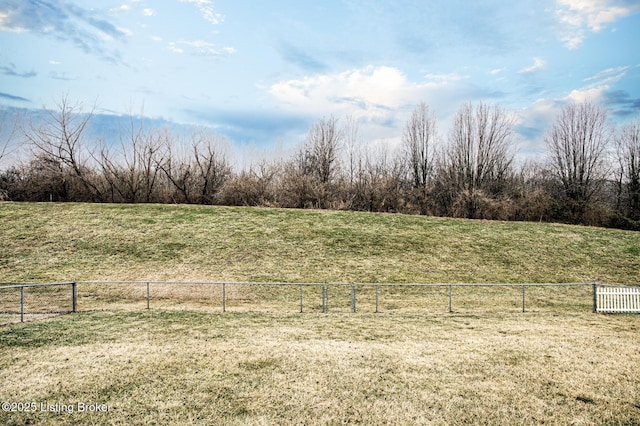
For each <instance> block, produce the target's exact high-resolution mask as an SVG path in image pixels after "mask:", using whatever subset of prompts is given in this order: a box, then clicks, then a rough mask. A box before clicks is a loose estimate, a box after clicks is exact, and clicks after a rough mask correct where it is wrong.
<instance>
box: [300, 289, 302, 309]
mask: <svg viewBox="0 0 640 426" xmlns="http://www.w3.org/2000/svg"><path fill="white" fill-rule="evenodd" d="M300 313H302V284H300Z"/></svg>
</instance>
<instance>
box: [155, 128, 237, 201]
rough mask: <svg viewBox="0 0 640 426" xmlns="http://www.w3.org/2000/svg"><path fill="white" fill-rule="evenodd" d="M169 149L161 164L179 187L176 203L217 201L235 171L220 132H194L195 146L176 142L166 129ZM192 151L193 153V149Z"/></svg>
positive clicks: (176, 186)
mask: <svg viewBox="0 0 640 426" xmlns="http://www.w3.org/2000/svg"><path fill="white" fill-rule="evenodd" d="M164 135H165V137H164V145H165V152H164V155H163V161H162V162H161V163H159V164H158V167H159V168H160V170H162V172H163V173H164V175H165V176H166V178H167V179H168V180H169V183H170V184H171V186H172V187H173V188H174V189H175V195H174V196H173V197H172V201H174V202H185V203H188V204H189V203H208V204H211V203H214V199H215V196H216V195H217V193H218V191H219V190H220V189H221V187H222V185H223V184H224V182H225V180H226V179H227V178H228V177H229V175H230V174H231V167H230V166H229V162H228V160H227V157H226V154H225V153H224V149H223V145H224V144H225V143H226V142H225V141H224V140H223V139H221V138H219V137H218V136H217V135H215V134H213V133H210V132H207V131H204V130H200V131H197V132H194V133H193V134H192V135H191V139H192V140H191V147H190V149H189V148H186V147H184V146H181V144H180V143H179V142H176V139H178V138H177V137H174V136H172V135H170V134H169V133H168V132H165V134H164ZM189 151H190V152H189Z"/></svg>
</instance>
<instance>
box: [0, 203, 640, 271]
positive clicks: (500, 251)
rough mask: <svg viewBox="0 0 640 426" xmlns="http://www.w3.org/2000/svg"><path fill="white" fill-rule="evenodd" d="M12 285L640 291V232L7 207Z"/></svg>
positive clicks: (262, 212)
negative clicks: (617, 287) (573, 285)
mask: <svg viewBox="0 0 640 426" xmlns="http://www.w3.org/2000/svg"><path fill="white" fill-rule="evenodd" d="M0 223H1V224H2V226H1V227H0V241H2V245H1V246H0V281H4V282H8V281H16V282H25V281H64V280H71V279H75V280H78V281H82V280H143V281H144V280H204V281H220V280H231V281H304V282H392V283H403V282H421V283H441V282H444V283H449V282H454V283H455V282H511V283H520V282H525V283H528V282H533V283H537V282H591V281H592V280H594V279H597V280H598V281H600V282H606V283H621V284H638V283H640V276H639V274H638V267H639V259H640V233H637V232H635V233H634V232H626V231H619V230H610V229H601V228H589V227H579V226H567V225H558V224H544V223H521V222H489V221H470V220H461V219H447V218H435V217H422V216H408V215H396V214H370V213H357V212H335V211H309V210H283V209H265V208H237V207H208V206H185V205H108V204H46V203H43V204H29V203H25V204H20V203H0Z"/></svg>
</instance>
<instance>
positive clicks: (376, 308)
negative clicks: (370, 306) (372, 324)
mask: <svg viewBox="0 0 640 426" xmlns="http://www.w3.org/2000/svg"><path fill="white" fill-rule="evenodd" d="M378 287H379V286H376V314H377V313H378Z"/></svg>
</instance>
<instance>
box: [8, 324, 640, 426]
mask: <svg viewBox="0 0 640 426" xmlns="http://www.w3.org/2000/svg"><path fill="white" fill-rule="evenodd" d="M639 331H640V317H638V316H604V315H594V314H589V313H575V314H566V313H565V314H562V315H557V314H552V313H536V314H531V315H530V314H525V315H522V314H516V313H512V314H485V315H472V314H453V315H447V314H401V315H400V314H388V313H387V314H377V315H376V314H364V313H362V314H355V315H353V314H340V313H333V314H329V315H323V314H314V313H309V314H303V315H300V314H289V315H287V314H242V313H233V314H224V315H223V314H219V313H215V314H212V313H204V312H203V313H196V312H182V311H150V312H139V311H138V312H126V311H120V312H116V313H113V312H111V313H110V312H94V313H83V314H78V315H75V316H64V317H59V318H57V319H54V320H49V321H45V322H39V323H31V324H25V325H20V326H12V327H10V328H3V329H0V343H2V346H3V347H5V348H6V349H7V350H4V351H2V353H1V355H0V372H1V373H2V374H3V377H5V378H6V380H4V381H3V382H2V385H1V386H0V394H1V395H2V399H3V400H7V401H34V402H36V403H37V404H38V406H39V404H40V403H43V402H46V403H50V404H53V403H56V402H60V403H63V404H77V402H98V403H104V404H107V405H109V406H110V411H109V413H106V414H86V413H84V414H83V413H74V414H71V415H70V414H61V415H60V414H54V413H42V412H36V413H0V422H2V423H3V424H10V425H11V424H16V425H17V424H25V423H27V424H28V422H37V423H38V424H98V423H100V424H104V423H112V424H124V423H127V424H149V423H162V424H185V423H192V424H238V425H240V424H346V423H360V424H442V425H445V424H446V425H450V424H532V423H545V424H637V423H638V420H639V419H640V370H639V369H638V366H640V351H639V350H638V345H637V336H638V332H639Z"/></svg>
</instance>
